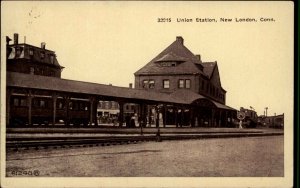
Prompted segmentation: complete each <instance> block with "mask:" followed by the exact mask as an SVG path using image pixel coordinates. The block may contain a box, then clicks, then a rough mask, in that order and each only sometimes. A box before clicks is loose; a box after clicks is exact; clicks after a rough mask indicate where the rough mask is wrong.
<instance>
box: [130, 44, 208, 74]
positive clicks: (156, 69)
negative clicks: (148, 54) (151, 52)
mask: <svg viewBox="0 0 300 188" xmlns="http://www.w3.org/2000/svg"><path fill="white" fill-rule="evenodd" d="M162 61H176V62H180V63H179V64H178V65H177V66H174V67H164V66H160V65H159V64H158V63H157V62H162ZM202 69H203V67H202V65H201V62H200V60H199V59H197V57H196V56H195V55H194V54H193V53H192V52H191V51H190V50H189V49H188V48H187V47H185V46H184V44H183V42H182V41H180V40H175V41H174V42H173V43H172V44H171V45H169V46H168V47H167V48H166V49H165V50H163V51H162V52H161V53H160V54H158V55H157V56H156V57H155V58H154V59H152V60H151V61H150V62H149V63H147V64H146V65H145V66H144V67H142V68H141V69H140V70H138V71H137V72H135V73H134V74H135V75H156V74H203V71H202Z"/></svg>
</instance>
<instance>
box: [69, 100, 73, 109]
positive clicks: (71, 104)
mask: <svg viewBox="0 0 300 188" xmlns="http://www.w3.org/2000/svg"><path fill="white" fill-rule="evenodd" d="M69 109H70V110H72V109H73V102H70V103H69Z"/></svg>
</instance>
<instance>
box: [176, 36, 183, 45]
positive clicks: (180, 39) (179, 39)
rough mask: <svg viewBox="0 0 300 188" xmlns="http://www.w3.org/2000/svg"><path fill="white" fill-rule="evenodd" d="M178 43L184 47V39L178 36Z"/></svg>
mask: <svg viewBox="0 0 300 188" xmlns="http://www.w3.org/2000/svg"><path fill="white" fill-rule="evenodd" d="M176 41H178V42H179V43H180V44H182V45H183V41H184V40H183V38H182V37H181V36H177V37H176Z"/></svg>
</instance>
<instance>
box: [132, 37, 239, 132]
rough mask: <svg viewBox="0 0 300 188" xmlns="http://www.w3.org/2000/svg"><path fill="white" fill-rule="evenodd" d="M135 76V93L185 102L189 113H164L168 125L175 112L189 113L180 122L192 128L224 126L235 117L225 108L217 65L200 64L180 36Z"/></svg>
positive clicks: (229, 108)
mask: <svg viewBox="0 0 300 188" xmlns="http://www.w3.org/2000/svg"><path fill="white" fill-rule="evenodd" d="M134 75H135V88H137V89H145V90H148V91H156V92H160V93H168V94H169V95H170V96H174V97H177V98H181V99H184V100H186V101H188V103H189V104H190V106H189V108H188V109H179V110H178V108H176V107H175V108H174V107H169V108H168V109H167V113H165V114H166V116H167V117H166V121H168V122H166V123H167V124H170V123H171V124H174V123H175V124H176V123H177V122H174V120H176V117H177V116H178V111H179V112H180V113H182V111H185V112H188V114H186V113H183V118H184V119H186V121H185V124H191V126H214V127H215V126H217V127H219V126H227V125H228V123H229V122H230V121H231V120H232V118H233V117H234V116H235V112H236V111H235V109H233V108H231V107H229V106H226V105H225V99H226V91H225V90H224V89H223V87H222V85H221V80H220V74H219V69H218V64H217V62H216V61H214V62H202V60H201V56H200V55H194V54H193V53H192V52H191V51H190V50H189V49H188V48H187V47H186V46H184V39H183V38H182V37H181V36H178V37H176V40H175V41H174V42H173V43H172V44H171V45H169V46H168V47H167V48H166V49H165V50H163V51H162V52H161V53H160V54H159V55H157V56H156V57H155V58H153V59H152V60H151V61H150V62H149V63H147V64H146V65H145V66H144V67H142V68H141V69H140V70H138V71H137V72H135V73H134ZM170 116H171V118H170ZM168 117H169V118H168ZM172 120H173V121H172ZM228 120H229V121H228Z"/></svg>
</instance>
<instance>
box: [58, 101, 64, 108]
mask: <svg viewBox="0 0 300 188" xmlns="http://www.w3.org/2000/svg"><path fill="white" fill-rule="evenodd" d="M57 108H58V109H63V108H64V105H63V102H62V101H59V102H58V105H57Z"/></svg>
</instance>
